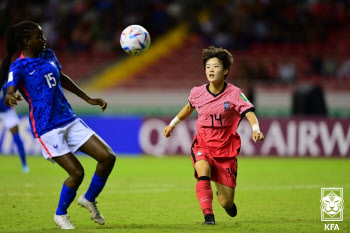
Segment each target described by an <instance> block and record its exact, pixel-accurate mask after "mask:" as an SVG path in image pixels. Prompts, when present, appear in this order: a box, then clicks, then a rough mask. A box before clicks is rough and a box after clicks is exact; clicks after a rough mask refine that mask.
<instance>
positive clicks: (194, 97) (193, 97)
mask: <svg viewBox="0 0 350 233" xmlns="http://www.w3.org/2000/svg"><path fill="white" fill-rule="evenodd" d="M197 96H198V87H194V88H192V90H191V92H190V96H189V97H188V102H189V103H190V105H191V107H192V108H195V107H196V106H197V99H198V98H197Z"/></svg>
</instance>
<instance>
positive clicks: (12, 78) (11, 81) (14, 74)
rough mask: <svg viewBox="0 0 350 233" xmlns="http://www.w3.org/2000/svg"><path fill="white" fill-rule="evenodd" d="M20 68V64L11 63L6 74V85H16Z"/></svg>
mask: <svg viewBox="0 0 350 233" xmlns="http://www.w3.org/2000/svg"><path fill="white" fill-rule="evenodd" d="M21 77H22V75H21V68H20V66H19V65H18V64H17V63H16V62H14V63H12V65H11V67H10V72H9V74H8V76H7V84H6V85H7V86H8V87H9V86H16V87H18V84H19V83H20V81H21Z"/></svg>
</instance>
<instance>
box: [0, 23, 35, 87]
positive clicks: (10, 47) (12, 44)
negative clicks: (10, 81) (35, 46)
mask: <svg viewBox="0 0 350 233" xmlns="http://www.w3.org/2000/svg"><path fill="white" fill-rule="evenodd" d="M38 26H39V24H37V23H35V22H31V21H23V22H20V23H18V24H16V25H14V26H11V27H8V28H7V30H6V34H5V45H6V51H7V54H6V57H5V58H4V60H3V62H2V64H1V68H0V88H2V86H3V85H4V83H5V81H6V78H7V75H8V71H9V69H10V65H11V59H12V56H13V55H14V54H15V53H16V52H17V50H18V49H23V48H24V39H26V38H30V37H31V35H32V33H33V31H34V29H36V28H37V27H38Z"/></svg>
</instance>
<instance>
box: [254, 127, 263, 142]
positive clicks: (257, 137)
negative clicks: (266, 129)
mask: <svg viewBox="0 0 350 233" xmlns="http://www.w3.org/2000/svg"><path fill="white" fill-rule="evenodd" d="M252 139H253V141H254V142H257V141H262V140H264V134H263V133H262V132H259V131H257V130H255V131H254V132H253V135H252Z"/></svg>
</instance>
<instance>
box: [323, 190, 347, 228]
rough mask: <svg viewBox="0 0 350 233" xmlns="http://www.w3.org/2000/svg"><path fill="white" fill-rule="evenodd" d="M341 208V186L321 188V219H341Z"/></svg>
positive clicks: (342, 206) (342, 205)
mask: <svg viewBox="0 0 350 233" xmlns="http://www.w3.org/2000/svg"><path fill="white" fill-rule="evenodd" d="M343 209H344V200H343V188H321V221H343ZM326 225H327V224H326ZM328 225H331V224H328Z"/></svg>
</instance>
